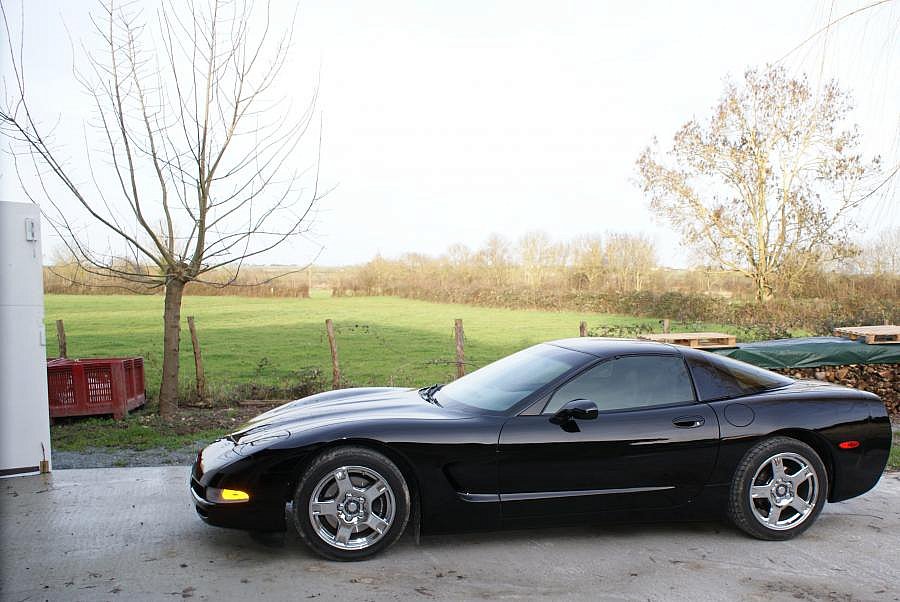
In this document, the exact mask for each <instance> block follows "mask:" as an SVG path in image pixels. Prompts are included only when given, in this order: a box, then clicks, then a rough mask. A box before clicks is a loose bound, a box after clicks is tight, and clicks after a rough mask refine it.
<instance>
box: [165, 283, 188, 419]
mask: <svg viewBox="0 0 900 602" xmlns="http://www.w3.org/2000/svg"><path fill="white" fill-rule="evenodd" d="M183 293H184V282H182V281H181V280H177V279H174V278H173V279H171V280H169V281H168V282H167V283H166V304H165V309H164V310H163V366H162V382H161V383H160V385H159V415H160V416H162V417H163V418H164V419H169V418H172V417H173V416H174V415H175V410H176V409H177V408H178V346H179V342H180V339H181V296H182V294H183Z"/></svg>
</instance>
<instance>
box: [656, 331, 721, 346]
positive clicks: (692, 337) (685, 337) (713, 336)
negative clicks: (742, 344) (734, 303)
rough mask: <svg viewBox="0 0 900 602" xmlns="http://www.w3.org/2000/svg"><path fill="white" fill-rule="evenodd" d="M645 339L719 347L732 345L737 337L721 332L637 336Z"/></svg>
mask: <svg viewBox="0 0 900 602" xmlns="http://www.w3.org/2000/svg"><path fill="white" fill-rule="evenodd" d="M638 338H639V339H644V340H647V341H657V342H660V343H671V344H673V345H684V346H685V347H693V348H694V349H721V348H723V347H734V346H735V344H736V343H737V339H735V337H734V336H732V335H730V334H725V333H722V332H667V333H664V334H642V335H640V336H639V337H638Z"/></svg>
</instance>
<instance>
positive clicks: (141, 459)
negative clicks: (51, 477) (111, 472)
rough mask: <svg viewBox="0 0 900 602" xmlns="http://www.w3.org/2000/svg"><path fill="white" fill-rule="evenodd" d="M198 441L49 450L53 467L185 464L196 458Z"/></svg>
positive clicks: (55, 468) (56, 468)
mask: <svg viewBox="0 0 900 602" xmlns="http://www.w3.org/2000/svg"><path fill="white" fill-rule="evenodd" d="M200 447H201V444H200V443H198V444H197V445H192V446H188V447H182V448H179V449H166V448H164V447H152V448H150V449H110V448H106V447H102V448H98V447H94V448H90V447H89V448H87V449H86V450H84V451H82V452H72V451H56V450H53V452H52V454H51V458H52V461H53V469H54V470H59V469H64V468H120V467H125V466H180V465H185V466H186V465H189V464H191V463H193V462H194V458H196V457H197V450H198V449H199V448H200Z"/></svg>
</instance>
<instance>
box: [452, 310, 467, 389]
mask: <svg viewBox="0 0 900 602" xmlns="http://www.w3.org/2000/svg"><path fill="white" fill-rule="evenodd" d="M453 329H454V330H455V331H456V378H460V377H461V376H465V375H466V351H465V348H464V340H465V339H464V333H463V323H462V320H461V319H459V318H457V319H456V320H455V321H454V323H453Z"/></svg>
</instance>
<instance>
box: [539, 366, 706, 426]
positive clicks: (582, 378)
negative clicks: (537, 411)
mask: <svg viewBox="0 0 900 602" xmlns="http://www.w3.org/2000/svg"><path fill="white" fill-rule="evenodd" d="M573 399H589V400H591V401H593V402H595V403H596V404H597V407H598V408H599V409H600V411H601V412H602V411H606V410H624V409H634V408H643V407H651V406H660V405H669V404H675V403H686V402H693V401H695V399H694V388H693V386H692V385H691V379H690V376H689V375H688V371H687V366H685V363H684V360H683V359H682V358H681V357H680V356H676V355H631V356H625V357H619V358H615V359H612V360H608V361H605V362H602V363H600V364H597V365H596V366H594V367H593V368H590V369H588V370H586V371H585V372H582V373H581V374H579V375H578V376H576V377H575V378H573V379H572V380H570V381H569V382H567V383H566V384H564V385H563V386H561V387H560V388H559V389H557V390H556V392H555V393H554V394H553V396H552V397H551V398H550V401H549V402H548V403H547V406H546V407H545V408H544V413H545V414H555V413H556V412H557V411H558V410H559V409H560V408H561V407H562V406H563V405H564V404H566V403H568V402H570V401H572V400H573Z"/></svg>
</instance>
